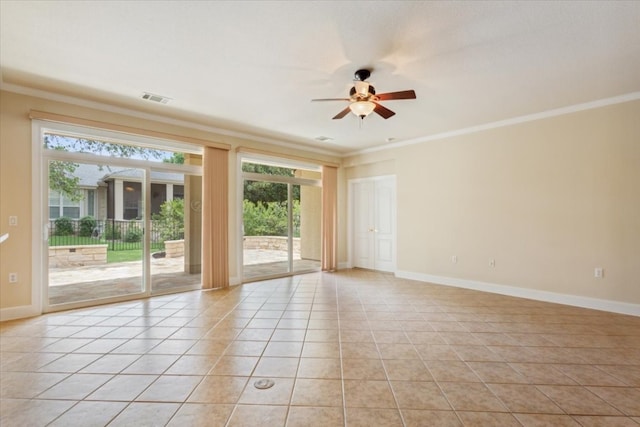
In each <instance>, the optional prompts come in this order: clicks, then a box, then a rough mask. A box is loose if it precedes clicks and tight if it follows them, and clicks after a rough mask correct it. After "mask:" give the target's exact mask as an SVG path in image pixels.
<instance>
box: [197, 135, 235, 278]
mask: <svg viewBox="0 0 640 427" xmlns="http://www.w3.org/2000/svg"><path fill="white" fill-rule="evenodd" d="M202 166H203V168H202V169H203V177H202V288H203V289H211V288H226V287H228V286H229V249H228V248H229V194H228V193H229V182H228V175H229V160H228V151H226V150H219V149H216V148H211V147H206V148H205V149H204V159H203V163H202Z"/></svg>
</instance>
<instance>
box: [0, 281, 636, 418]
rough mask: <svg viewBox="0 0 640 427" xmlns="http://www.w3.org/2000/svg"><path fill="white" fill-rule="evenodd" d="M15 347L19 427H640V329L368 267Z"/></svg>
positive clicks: (71, 315)
mask: <svg viewBox="0 0 640 427" xmlns="http://www.w3.org/2000/svg"><path fill="white" fill-rule="evenodd" d="M0 344H1V347H0V350H1V353H0V355H1V358H0V367H1V376H0V392H1V394H0V397H1V399H2V400H1V402H0V425H2V426H3V427H9V426H41V425H42V426H44V425H51V426H83V427H84V426H101V425H107V424H108V425H110V426H123V425H131V426H145V425H158V426H162V425H171V426H189V425H194V426H205V425H206V426H285V425H286V426H322V427H327V426H342V425H348V426H403V425H405V426H460V425H465V426H511V425H513V426H520V425H524V426H544V425H549V426H638V425H639V424H640V318H637V317H631V316H623V315H616V314H611V313H605V312H598V311H593V310H586V309H580V308H575V307H566V306H561V305H555V304H548V303H543V302H536V301H529V300H524V299H518V298H512V297H506V296H499V295H493V294H485V293H481V292H475V291H470V290H464V289H456V288H448V287H442V286H436V285H429V284H424V283H418V282H412V281H408V280H400V279H396V278H394V277H393V276H390V275H387V274H381V273H374V272H367V271H360V270H347V271H342V272H338V273H334V274H329V273H313V274H307V275H301V276H296V277H291V278H284V279H277V280H270V281H263V282H255V283H250V284H245V285H242V286H238V287H234V288H231V289H229V290H224V291H206V292H200V291H196V292H188V293H183V294H173V295H166V296H159V297H153V298H150V299H146V300H140V301H134V302H127V303H119V304H113V305H107V306H100V307H94V308H89V309H81V310H75V311H68V312H61V313H55V314H49V315H44V316H40V317H37V318H33V319H27V320H20V321H12V322H5V323H2V324H0ZM260 378H271V379H273V380H274V381H275V385H274V386H273V387H272V388H270V389H267V390H258V389H257V388H255V387H254V386H253V384H254V382H255V381H256V380H257V379H260Z"/></svg>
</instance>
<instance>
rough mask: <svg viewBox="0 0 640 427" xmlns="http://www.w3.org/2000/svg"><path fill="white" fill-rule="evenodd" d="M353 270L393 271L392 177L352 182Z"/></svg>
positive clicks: (394, 218) (394, 226) (393, 201)
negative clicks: (354, 268)
mask: <svg viewBox="0 0 640 427" xmlns="http://www.w3.org/2000/svg"><path fill="white" fill-rule="evenodd" d="M351 190H352V193H351V197H352V218H353V220H352V233H353V234H352V241H353V251H352V259H353V266H354V267H360V268H367V269H372V270H380V271H395V268H396V266H395V264H396V259H395V258H396V248H395V241H396V236H395V234H396V233H395V229H396V203H395V199H396V196H395V191H396V184H395V176H387V177H377V178H371V179H365V180H359V181H356V182H353V183H352V185H351Z"/></svg>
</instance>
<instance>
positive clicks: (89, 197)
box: [87, 190, 95, 216]
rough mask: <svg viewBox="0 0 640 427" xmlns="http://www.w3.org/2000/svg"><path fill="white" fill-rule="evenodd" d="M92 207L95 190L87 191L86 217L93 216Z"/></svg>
mask: <svg viewBox="0 0 640 427" xmlns="http://www.w3.org/2000/svg"><path fill="white" fill-rule="evenodd" d="M94 205H95V190H89V191H87V215H90V216H95V213H94Z"/></svg>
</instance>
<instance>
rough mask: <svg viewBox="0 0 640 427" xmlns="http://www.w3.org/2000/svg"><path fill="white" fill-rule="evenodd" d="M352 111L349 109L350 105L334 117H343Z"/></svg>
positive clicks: (335, 118)
mask: <svg viewBox="0 0 640 427" xmlns="http://www.w3.org/2000/svg"><path fill="white" fill-rule="evenodd" d="M350 111H351V110H350V109H349V107H347V108H345V109H344V110H342V111H340V112H339V113H338V114H336V115H335V117H334V118H333V120H337V119H341V118H343V117H344V116H346V115H347V114H349V112H350Z"/></svg>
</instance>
